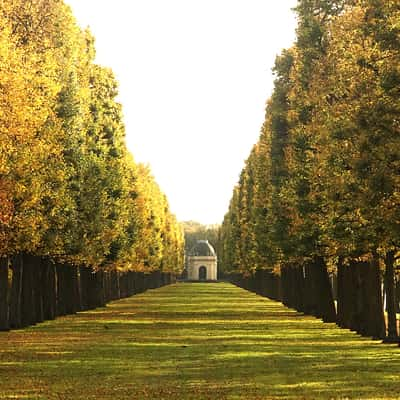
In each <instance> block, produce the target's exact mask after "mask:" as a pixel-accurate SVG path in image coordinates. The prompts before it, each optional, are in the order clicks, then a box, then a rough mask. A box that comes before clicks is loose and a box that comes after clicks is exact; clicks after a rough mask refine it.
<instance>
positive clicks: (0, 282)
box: [0, 258, 10, 331]
mask: <svg viewBox="0 0 400 400" xmlns="http://www.w3.org/2000/svg"><path fill="white" fill-rule="evenodd" d="M8 263H9V261H8V258H0V331H8V330H9V329H10V318H9V315H10V314H9V304H8V298H9V283H8Z"/></svg>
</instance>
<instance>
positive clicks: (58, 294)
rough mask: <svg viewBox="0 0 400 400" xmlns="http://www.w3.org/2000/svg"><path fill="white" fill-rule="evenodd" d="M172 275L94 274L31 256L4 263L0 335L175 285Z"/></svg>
mask: <svg viewBox="0 0 400 400" xmlns="http://www.w3.org/2000/svg"><path fill="white" fill-rule="evenodd" d="M175 281H176V280H175V278H174V277H173V275H172V274H170V273H162V272H160V271H154V272H152V273H150V274H145V273H143V272H133V271H129V272H126V273H119V272H117V271H109V272H107V271H101V270H100V271H93V270H92V269H90V268H86V267H75V266H73V265H68V264H60V263H53V262H52V261H51V260H49V259H46V258H41V257H37V256H33V255H29V254H19V255H17V256H15V257H13V258H2V259H0V330H3V331H4V330H9V329H18V328H24V327H27V326H30V325H34V324H36V323H38V322H42V321H45V320H52V319H54V318H56V317H57V316H62V315H69V314H75V313H76V312H78V311H84V310H89V309H93V308H97V307H104V306H105V305H106V304H107V303H108V302H109V301H111V300H117V299H120V298H123V297H128V296H132V295H134V294H137V293H142V292H144V291H146V290H147V289H155V288H158V287H161V286H164V285H167V284H170V283H173V282H175Z"/></svg>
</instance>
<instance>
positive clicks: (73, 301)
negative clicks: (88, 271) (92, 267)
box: [63, 265, 81, 314]
mask: <svg viewBox="0 0 400 400" xmlns="http://www.w3.org/2000/svg"><path fill="white" fill-rule="evenodd" d="M63 276H64V285H63V286H64V296H65V313H66V314H75V313H76V312H78V311H80V310H81V305H80V295H79V279H78V268H77V267H75V266H74V265H65V266H63Z"/></svg>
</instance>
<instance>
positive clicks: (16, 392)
mask: <svg viewBox="0 0 400 400" xmlns="http://www.w3.org/2000/svg"><path fill="white" fill-rule="evenodd" d="M0 349H1V350H0V399H7V398H12V397H10V396H16V397H14V398H21V399H22V398H24V397H23V396H29V397H27V398H30V399H49V400H53V399H54V400H55V399H57V400H58V399H77V400H80V399H82V400H83V399H85V400H88V399H129V400H131V399H167V400H168V399H171V400H172V399H174V400H175V399H184V400H189V399H199V400H200V399H201V400H203V399H250V400H251V399H253V400H255V399H297V398H299V399H318V398H320V399H331V398H363V399H372V398H381V399H397V398H400V395H399V393H400V379H398V377H399V376H400V352H399V349H398V347H395V346H386V345H381V344H379V343H377V342H374V341H372V340H370V339H366V338H360V337H359V336H358V335H356V334H355V333H353V332H350V331H346V330H341V329H339V328H337V327H336V326H335V325H334V324H323V323H322V322H321V321H319V320H317V319H316V318H313V317H307V316H303V315H301V314H300V313H297V312H295V311H293V310H289V309H287V308H285V307H283V306H282V305H281V304H279V303H277V302H273V301H270V300H268V299H265V298H262V297H260V296H257V295H254V294H252V293H248V292H246V291H244V290H242V289H239V288H237V287H235V286H232V285H229V284H225V283H216V284H196V283H193V284H177V285H172V286H169V287H164V288H161V289H159V290H152V291H148V292H147V293H144V294H141V295H139V296H134V297H132V298H129V299H123V300H120V301H117V302H114V303H112V304H110V305H109V306H107V307H106V308H102V309H98V310H95V311H86V312H83V313H79V314H78V315H75V316H68V317H64V318H61V319H58V320H56V321H52V322H46V323H44V324H39V325H37V326H35V327H31V328H28V329H26V330H21V331H15V332H8V333H1V334H0ZM18 396H20V397H18ZM25 398H26V397H25Z"/></svg>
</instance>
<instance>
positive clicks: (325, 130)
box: [218, 0, 400, 341]
mask: <svg viewBox="0 0 400 400" xmlns="http://www.w3.org/2000/svg"><path fill="white" fill-rule="evenodd" d="M296 12H297V16H298V28H297V39H296V42H295V43H294V45H293V47H292V48H290V49H287V50H284V51H283V52H282V54H281V55H280V56H278V57H277V59H276V63H275V68H274V73H275V88H274V92H273V94H272V96H271V98H270V99H269V101H268V103H267V107H266V116H265V121H264V124H263V127H262V130H261V134H260V138H259V141H258V143H256V144H255V145H254V147H253V149H252V151H251V153H250V155H249V157H248V159H247V161H246V164H245V166H244V168H243V170H242V173H241V175H240V179H239V182H238V184H237V186H236V187H235V189H234V192H233V196H232V200H231V203H230V207H229V211H228V213H227V214H226V216H225V219H224V222H223V225H222V227H221V230H220V241H219V245H218V250H219V252H218V253H219V258H220V268H222V270H223V271H225V272H226V273H228V274H231V277H232V279H234V281H236V282H237V283H238V284H240V285H242V286H244V287H246V288H248V289H249V290H254V291H256V292H259V293H260V294H263V295H266V296H269V297H271V298H275V299H279V300H282V301H283V303H284V304H286V305H288V306H290V307H293V308H295V309H297V310H299V311H303V312H305V313H307V314H311V315H315V316H318V317H320V318H322V319H323V320H324V321H330V322H333V321H335V322H337V323H338V325H340V326H341V327H344V328H350V329H352V330H355V331H357V332H359V333H360V334H362V335H365V336H372V337H376V338H386V340H388V341H397V340H398V329H397V325H396V312H398V311H399V288H400V284H399V277H398V275H397V274H396V267H397V265H398V258H399V255H400V253H399V243H400V242H399V237H400V207H399V200H400V196H399V193H400V192H399V188H400V135H399V133H400V125H399V118H398V116H399V115H400V92H399V87H400V69H399V65H400V29H399V21H400V3H399V2H398V1H391V0H385V1H383V0H299V1H298V5H297V8H296ZM382 288H383V290H382ZM335 301H336V302H335ZM384 304H385V305H386V310H384ZM385 311H387V317H386V316H385Z"/></svg>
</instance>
